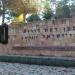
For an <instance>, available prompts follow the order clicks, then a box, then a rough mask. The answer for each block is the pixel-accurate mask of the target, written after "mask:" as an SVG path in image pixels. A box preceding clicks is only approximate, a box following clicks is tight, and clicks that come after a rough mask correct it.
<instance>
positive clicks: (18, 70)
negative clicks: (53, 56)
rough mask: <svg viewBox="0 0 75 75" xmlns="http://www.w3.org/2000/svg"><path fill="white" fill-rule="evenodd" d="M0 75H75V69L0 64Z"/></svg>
mask: <svg viewBox="0 0 75 75" xmlns="http://www.w3.org/2000/svg"><path fill="white" fill-rule="evenodd" d="M0 75H75V68H65V67H51V66H40V65H27V64H18V63H13V64H12V63H5V62H0Z"/></svg>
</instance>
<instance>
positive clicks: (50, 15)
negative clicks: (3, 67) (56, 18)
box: [43, 11, 53, 20]
mask: <svg viewBox="0 0 75 75" xmlns="http://www.w3.org/2000/svg"><path fill="white" fill-rule="evenodd" d="M52 17H53V13H52V11H47V12H44V16H43V18H44V20H49V19H51V18H52Z"/></svg>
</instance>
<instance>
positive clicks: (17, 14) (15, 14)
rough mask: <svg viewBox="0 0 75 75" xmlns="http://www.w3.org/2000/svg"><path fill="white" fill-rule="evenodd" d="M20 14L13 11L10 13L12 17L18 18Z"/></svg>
mask: <svg viewBox="0 0 75 75" xmlns="http://www.w3.org/2000/svg"><path fill="white" fill-rule="evenodd" d="M20 14H21V13H18V12H13V11H11V12H10V16H11V17H18V16H19V15H20Z"/></svg>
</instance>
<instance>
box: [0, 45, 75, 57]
mask: <svg viewBox="0 0 75 75" xmlns="http://www.w3.org/2000/svg"><path fill="white" fill-rule="evenodd" d="M0 55H36V56H38V55H39V56H72V57H74V56H75V48H74V47H73V48H71V47H70V48H66V49H64V48H56V49H55V48H52V49H51V48H42V49H41V48H39V49H38V48H37V47H36V48H19V47H18V48H16V47H14V46H12V44H8V45H2V44H0Z"/></svg>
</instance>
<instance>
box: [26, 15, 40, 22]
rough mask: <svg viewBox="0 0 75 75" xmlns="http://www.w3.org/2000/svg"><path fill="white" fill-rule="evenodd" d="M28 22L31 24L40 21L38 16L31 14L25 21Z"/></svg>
mask: <svg viewBox="0 0 75 75" xmlns="http://www.w3.org/2000/svg"><path fill="white" fill-rule="evenodd" d="M26 20H27V21H28V22H33V21H40V20H41V19H40V17H39V16H38V14H32V15H31V16H29V17H28V18H27V19H26Z"/></svg>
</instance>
